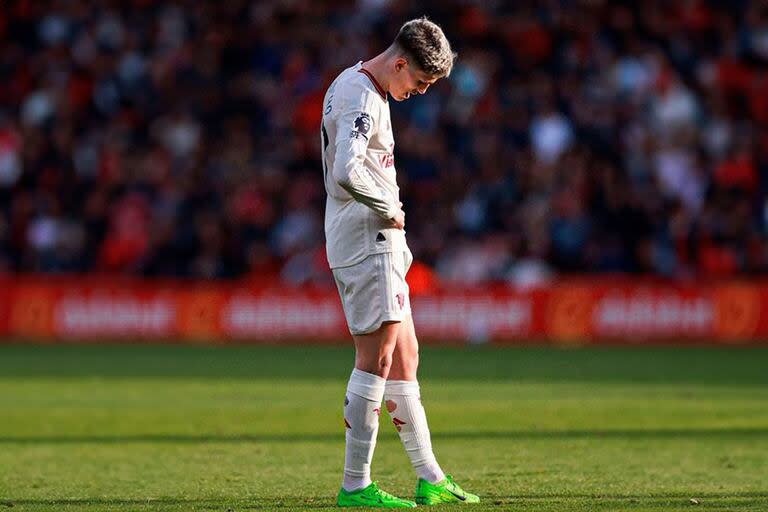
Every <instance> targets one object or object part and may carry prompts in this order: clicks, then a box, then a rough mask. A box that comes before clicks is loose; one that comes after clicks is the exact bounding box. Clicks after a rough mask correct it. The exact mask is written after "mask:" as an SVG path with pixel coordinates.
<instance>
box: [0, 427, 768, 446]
mask: <svg viewBox="0 0 768 512" xmlns="http://www.w3.org/2000/svg"><path fill="white" fill-rule="evenodd" d="M432 438H433V439H447V440H451V439H456V440H483V439H508V440H535V439H546V440H558V439H563V440H566V439H674V438H688V439H701V438H716V439H722V438H739V439H743V438H750V439H763V438H764V439H766V440H768V428H687V429H631V430H630V429H625V430H541V431H530V430H517V431H515V430H510V431H465V432H453V431H452V432H433V433H432ZM382 439H387V437H382ZM343 440H344V433H343V432H338V433H336V432H334V433H301V432H297V433H293V434H239V435H226V434H199V435H184V434H141V435H80V436H67V435H62V436H3V437H0V444H77V443H97V444H122V443H193V444H194V443H301V442H305V443H307V442H308V443H314V442H331V441H338V442H342V441H343Z"/></svg>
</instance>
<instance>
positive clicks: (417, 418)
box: [384, 380, 445, 484]
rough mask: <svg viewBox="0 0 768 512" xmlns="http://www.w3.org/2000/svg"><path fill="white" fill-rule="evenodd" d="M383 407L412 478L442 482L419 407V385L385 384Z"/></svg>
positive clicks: (423, 415)
mask: <svg viewBox="0 0 768 512" xmlns="http://www.w3.org/2000/svg"><path fill="white" fill-rule="evenodd" d="M384 403H385V404H386V406H387V412H389V416H390V417H391V418H392V423H393V424H394V425H395V428H397V432H398V433H399V434H400V440H401V441H402V443H403V446H404V447H405V452H406V453H407V454H408V458H409V459H411V465H412V466H413V469H415V470H416V475H417V476H418V477H419V478H423V479H424V480H426V481H428V482H430V483H433V484H434V483H437V482H439V481H441V480H443V479H444V478H445V473H443V470H442V469H440V465H439V464H438V463H437V460H436V459H435V455H434V453H432V440H431V438H430V435H429V426H428V425H427V415H426V413H425V412H424V407H423V406H422V405H421V396H420V393H419V383H418V382H416V381H410V380H388V381H387V384H386V387H385V390H384Z"/></svg>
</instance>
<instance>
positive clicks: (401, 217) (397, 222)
mask: <svg viewBox="0 0 768 512" xmlns="http://www.w3.org/2000/svg"><path fill="white" fill-rule="evenodd" d="M398 206H399V207H400V209H399V210H398V211H397V213H396V214H395V216H394V217H392V218H391V219H389V221H390V222H391V223H392V227H393V228H397V229H405V212H404V211H403V203H399V204H398Z"/></svg>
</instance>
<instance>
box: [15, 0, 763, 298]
mask: <svg viewBox="0 0 768 512" xmlns="http://www.w3.org/2000/svg"><path fill="white" fill-rule="evenodd" d="M424 13H426V14H428V15H430V16H431V17H433V18H434V19H435V21H437V22H439V23H440V24H441V25H442V26H443V27H444V28H445V30H446V32H449V33H450V34H451V35H452V39H455V45H456V49H457V50H458V52H459V60H458V61H457V65H456V68H455V69H454V72H453V74H452V75H451V78H450V80H447V81H445V83H440V84H439V85H438V86H437V87H435V90H434V91H430V94H429V95H426V96H424V97H419V98H415V99H413V100H412V101H409V102H405V103H403V104H393V106H392V118H393V122H394V124H395V125H397V126H396V127H395V128H396V129H395V132H396V133H397V134H398V139H397V141H396V143H397V146H396V148H395V157H396V165H397V167H398V175H399V176H402V177H403V179H402V182H401V187H402V192H403V195H402V197H403V201H404V203H405V210H406V212H407V215H408V230H409V233H408V237H409V240H411V244H412V250H413V252H414V255H415V257H416V259H417V261H419V262H420V264H423V265H425V268H423V269H422V270H424V273H423V275H425V276H430V277H429V279H427V282H429V283H433V282H443V283H450V282H472V283H478V282H485V281H488V280H505V279H506V280H508V281H509V282H512V283H517V284H520V285H530V284H531V283H536V282H540V281H544V280H547V279H550V278H551V277H552V276H553V275H555V274H557V273H564V272H631V273H637V274H650V275H661V276H665V277H671V278H681V279H685V278H690V277H697V276H699V277H717V276H723V275H735V274H744V273H757V272H765V271H766V270H767V269H768V259H767V258H768V251H766V248H767V247H768V217H767V215H768V214H766V212H768V42H767V41H768V6H766V4H765V3H764V2H758V1H737V2H722V1H720V0H696V1H691V2H682V3H670V2H663V1H661V0H649V1H647V2H640V3H637V2H614V1H610V2H609V1H607V0H598V1H588V2H587V1H576V2H566V3H563V2H546V3H541V2H529V1H524V2H496V3H494V2H490V3H488V2H470V3H467V2H461V1H458V0H449V1H447V2H446V1H440V2H438V1H436V0H428V1H425V2H420V3H418V5H416V4H414V5H410V4H408V3H407V2H401V1H398V0H377V1H367V0H366V1H363V0H361V1H359V2H354V1H352V0H346V1H344V0H342V1H336V2H313V1H311V0H298V1H294V2H288V3H286V2H276V1H269V0H267V1H256V2H254V1H247V0H233V1H228V2H220V3H209V2H196V1H194V0H178V1H174V2H171V1H167V0H160V1H156V2H147V1H145V0H131V1H129V2H115V1H107V2H96V1H94V0H73V1H70V2H59V1H56V0H48V1H40V2H32V1H29V0H22V1H19V2H14V3H12V4H10V5H9V7H8V8H7V9H6V11H5V12H4V18H5V19H4V20H3V22H2V23H0V41H1V43H0V70H2V73H3V76H4V80H3V81H2V82H1V83H0V271H3V272H53V273H60V272H104V273H112V274H129V275H147V276H177V277H183V276H189V277H200V278H206V279H221V278H247V279H267V278H269V279H282V280H283V281H284V282H287V283H290V284H296V285H300V284H306V283H317V282H321V283H322V282H325V283H329V282H330V273H328V272H327V271H326V264H325V263H324V262H323V261H322V258H320V257H318V254H321V252H320V250H321V249H322V245H323V240H322V235H321V234H320V233H321V232H322V230H321V226H320V225H319V219H321V218H322V212H323V208H324V204H323V194H322V180H321V179H320V172H321V171H320V164H319V158H318V154H319V142H318V141H319V135H318V133H317V132H318V125H319V119H320V113H321V112H320V108H321V104H320V101H321V98H322V91H324V90H325V87H326V86H327V84H328V81H329V80H330V79H331V78H332V77H333V76H335V75H336V74H337V73H338V72H339V70H341V69H343V68H345V67H347V66H349V65H351V64H353V63H354V60H355V59H357V58H359V57H361V56H364V55H365V54H366V53H370V51H371V50H370V49H372V48H377V47H381V46H382V44H384V43H385V42H386V39H387V37H388V34H391V33H392V32H393V30H395V29H396V28H397V27H399V25H400V23H402V21H403V20H405V19H408V18H412V17H416V16H418V15H421V14H424ZM433 273H434V274H433ZM429 286H432V284H429Z"/></svg>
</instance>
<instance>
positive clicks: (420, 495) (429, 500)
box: [416, 475, 480, 505]
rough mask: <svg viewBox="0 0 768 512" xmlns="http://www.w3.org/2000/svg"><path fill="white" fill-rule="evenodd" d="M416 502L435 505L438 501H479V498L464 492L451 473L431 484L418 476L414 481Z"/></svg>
mask: <svg viewBox="0 0 768 512" xmlns="http://www.w3.org/2000/svg"><path fill="white" fill-rule="evenodd" d="M416 503H418V504H419V505H437V504H438V503H480V498H479V497H478V496H476V495H474V494H470V493H468V492H466V491H465V490H464V489H462V488H461V487H459V484H457V483H456V482H454V481H453V477H452V476H451V475H445V479H444V480H442V481H440V482H437V483H436V484H431V483H429V482H427V481H426V480H424V479H422V478H419V481H418V482H417V483H416Z"/></svg>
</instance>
